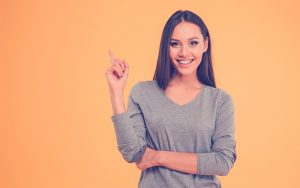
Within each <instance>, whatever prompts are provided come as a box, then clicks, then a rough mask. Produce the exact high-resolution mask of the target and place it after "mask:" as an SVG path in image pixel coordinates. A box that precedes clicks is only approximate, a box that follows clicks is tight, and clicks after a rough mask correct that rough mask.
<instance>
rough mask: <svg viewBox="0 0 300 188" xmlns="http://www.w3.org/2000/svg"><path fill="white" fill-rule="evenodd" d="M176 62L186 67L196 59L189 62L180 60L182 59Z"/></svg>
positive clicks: (188, 60)
mask: <svg viewBox="0 0 300 188" xmlns="http://www.w3.org/2000/svg"><path fill="white" fill-rule="evenodd" d="M176 61H177V62H178V63H179V64H183V65H186V64H189V63H191V62H193V61H194V59H187V60H180V59H177V60H176Z"/></svg>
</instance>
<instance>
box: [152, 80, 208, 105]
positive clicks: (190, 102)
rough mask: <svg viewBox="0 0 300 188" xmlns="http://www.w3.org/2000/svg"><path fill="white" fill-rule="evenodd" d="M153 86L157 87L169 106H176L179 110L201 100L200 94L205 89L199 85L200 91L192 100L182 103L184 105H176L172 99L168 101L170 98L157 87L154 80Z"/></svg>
mask: <svg viewBox="0 0 300 188" xmlns="http://www.w3.org/2000/svg"><path fill="white" fill-rule="evenodd" d="M155 84H156V86H157V87H158V89H159V92H160V93H161V95H162V97H163V98H164V99H165V100H166V101H167V102H169V103H171V104H173V105H175V106H177V107H179V108H182V107H186V106H190V105H192V104H193V103H196V101H198V99H200V98H201V96H202V94H203V91H204V89H205V87H206V85H205V84H201V89H200V91H199V92H198V93H197V95H196V96H195V97H194V98H193V99H192V100H190V101H189V102H186V103H184V104H178V103H176V102H175V101H173V100H172V99H170V98H169V97H168V96H167V95H166V94H165V93H164V90H163V89H162V88H160V87H159V86H158V83H157V81H156V80H155Z"/></svg>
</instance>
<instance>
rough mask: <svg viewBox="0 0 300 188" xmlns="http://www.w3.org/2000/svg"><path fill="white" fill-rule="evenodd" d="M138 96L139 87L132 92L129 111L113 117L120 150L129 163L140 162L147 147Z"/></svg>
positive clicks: (129, 99)
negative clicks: (136, 97)
mask: <svg viewBox="0 0 300 188" xmlns="http://www.w3.org/2000/svg"><path fill="white" fill-rule="evenodd" d="M136 94H137V85H135V86H134V87H133V88H132V89H131V91H130V95H129V97H128V108H127V111H126V112H124V113H121V114H116V115H113V116H111V119H112V121H113V124H114V128H115V133H116V138H117V144H118V150H119V151H120V153H121V154H122V156H123V158H124V159H125V160H126V161H127V162H129V163H132V162H136V161H138V160H140V159H141V157H142V156H143V154H144V152H145V150H146V147H147V143H146V140H145V138H146V127H145V122H144V118H143V113H142V111H141V109H140V106H139V105H138V103H136V102H135V101H134V97H135V96H136Z"/></svg>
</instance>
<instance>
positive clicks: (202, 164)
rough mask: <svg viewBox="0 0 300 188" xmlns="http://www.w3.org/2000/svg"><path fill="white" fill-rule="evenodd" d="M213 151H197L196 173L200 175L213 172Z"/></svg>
mask: <svg viewBox="0 0 300 188" xmlns="http://www.w3.org/2000/svg"><path fill="white" fill-rule="evenodd" d="M214 157H215V156H214V154H213V153H197V162H198V170H197V172H198V174H200V175H212V174H215V167H214V166H213V164H214V163H215V159H214Z"/></svg>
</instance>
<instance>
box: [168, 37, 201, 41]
mask: <svg viewBox="0 0 300 188" xmlns="http://www.w3.org/2000/svg"><path fill="white" fill-rule="evenodd" d="M192 39H199V38H198V37H192V38H189V39H188V40H192ZM171 40H175V41H180V40H178V39H172V38H171Z"/></svg>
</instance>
